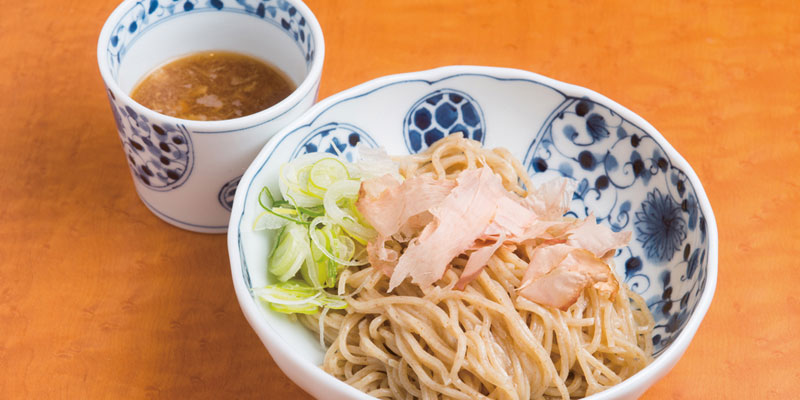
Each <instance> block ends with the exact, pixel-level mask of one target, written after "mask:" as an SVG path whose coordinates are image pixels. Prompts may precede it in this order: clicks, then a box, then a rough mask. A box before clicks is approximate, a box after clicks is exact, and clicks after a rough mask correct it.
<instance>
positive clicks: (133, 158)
mask: <svg viewBox="0 0 800 400" xmlns="http://www.w3.org/2000/svg"><path fill="white" fill-rule="evenodd" d="M110 94H111V92H110V91H109V95H110ZM109 101H110V103H111V111H112V113H113V114H114V120H115V122H116V124H117V128H118V129H117V131H118V133H119V138H120V140H121V141H122V148H123V150H124V151H125V156H126V158H127V160H128V166H129V167H130V169H131V172H132V173H133V176H134V177H135V178H136V180H138V181H139V182H140V183H141V184H142V185H145V186H146V187H148V188H150V189H153V190H157V191H167V190H171V189H174V188H177V187H179V186H181V185H183V183H184V182H186V179H187V178H188V177H189V175H190V174H191V171H192V167H193V164H194V154H193V148H192V140H191V135H190V134H189V131H188V130H187V129H186V127H184V126H183V125H180V124H178V125H174V126H173V125H170V124H161V125H158V124H152V123H150V122H149V121H148V119H147V117H145V116H144V115H140V114H138V113H136V112H135V111H134V110H133V109H132V108H130V107H120V106H118V105H117V104H116V103H115V101H114V98H113V96H112V95H110V97H109Z"/></svg>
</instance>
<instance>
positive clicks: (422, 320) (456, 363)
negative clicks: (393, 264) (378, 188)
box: [299, 135, 653, 399]
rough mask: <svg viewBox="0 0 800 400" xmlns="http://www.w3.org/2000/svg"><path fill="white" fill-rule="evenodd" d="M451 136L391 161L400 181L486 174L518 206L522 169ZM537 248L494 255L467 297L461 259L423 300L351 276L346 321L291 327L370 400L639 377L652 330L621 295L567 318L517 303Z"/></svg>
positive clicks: (603, 385)
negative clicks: (320, 347) (319, 347)
mask: <svg viewBox="0 0 800 400" xmlns="http://www.w3.org/2000/svg"><path fill="white" fill-rule="evenodd" d="M458 136H459V135H452V136H450V137H448V138H447V139H444V140H441V141H439V142H437V143H436V144H434V145H433V146H432V147H431V148H430V149H428V150H427V151H426V152H425V153H422V154H418V155H410V156H404V157H398V158H396V161H397V162H399V163H400V166H401V167H400V172H401V174H402V175H404V176H405V177H411V176H414V175H418V174H422V173H434V174H435V175H436V176H437V177H439V178H442V177H446V178H448V179H455V177H456V176H457V175H458V174H459V172H460V171H462V170H464V169H471V168H480V167H482V166H488V167H490V168H491V169H492V170H493V171H494V172H495V173H497V174H498V175H500V176H501V177H502V179H503V184H504V186H505V187H506V189H508V190H510V191H514V192H515V193H517V194H519V195H520V196H525V195H526V191H525V187H532V186H531V182H530V180H529V178H528V177H527V175H526V174H525V171H524V169H523V168H522V166H521V164H520V163H519V161H518V160H516V159H515V158H514V157H513V156H511V154H509V153H508V152H507V151H505V150H503V149H494V150H488V149H483V148H481V146H480V143H478V142H474V141H470V140H464V139H461V138H460V137H458ZM534 246H535V245H533V244H531V245H524V246H523V245H520V246H515V245H512V244H510V243H507V244H505V245H503V246H501V247H500V248H499V249H498V250H497V252H496V253H495V254H494V255H493V256H492V257H491V259H490V260H489V262H488V265H487V267H486V268H484V269H483V272H481V274H480V276H478V278H477V279H475V280H473V281H472V282H471V283H470V284H469V285H468V286H467V287H466V288H465V290H463V291H462V290H457V289H454V288H453V287H454V286H455V284H456V282H457V281H458V277H459V275H460V273H461V271H462V270H463V268H464V266H465V264H466V257H465V256H461V257H458V258H456V259H454V260H453V261H452V265H451V267H450V268H448V270H447V272H446V274H445V276H444V277H443V278H442V279H441V280H440V281H438V282H437V284H436V285H434V286H433V287H432V288H430V289H427V290H425V292H424V293H423V291H422V290H421V289H420V288H419V287H418V286H417V285H415V284H412V283H410V282H409V281H408V280H406V281H405V282H404V283H403V284H402V285H400V286H398V287H397V288H396V289H395V290H393V291H392V293H387V289H388V287H389V277H388V276H386V275H384V274H383V273H381V272H380V271H378V270H376V269H373V268H372V267H369V266H368V267H360V268H356V267H353V268H350V269H347V270H345V271H343V272H342V274H341V276H340V279H339V284H338V292H339V294H340V295H342V296H344V297H345V298H346V299H347V302H348V307H347V308H346V309H345V310H330V311H328V310H325V311H323V313H321V314H317V315H301V316H300V317H299V318H300V320H301V321H302V322H303V324H305V325H306V326H307V327H308V328H310V329H312V330H314V331H315V332H317V333H319V335H320V340H321V341H324V343H325V345H326V346H328V350H327V352H326V354H325V359H324V363H323V365H322V368H323V369H324V370H325V371H326V372H328V373H330V374H331V375H333V376H335V377H336V378H338V379H340V380H342V381H344V382H346V383H348V384H350V385H352V386H353V387H355V388H357V389H359V390H361V391H363V392H365V393H367V394H369V395H372V396H374V397H377V398H385V399H440V398H441V399H444V398H447V399H476V398H485V397H488V398H492V399H554V398H560V399H569V398H579V397H584V396H588V395H591V394H593V393H597V392H600V391H602V390H604V389H607V388H609V387H610V386H613V385H615V384H617V383H620V382H621V381H622V380H624V379H625V378H627V377H629V376H631V375H633V374H634V373H636V372H637V371H639V370H641V369H642V368H643V367H644V366H645V365H647V364H648V363H649V362H650V361H651V360H652V355H651V354H652V341H651V338H650V335H651V332H652V328H653V318H652V316H651V315H650V312H649V310H648V309H647V306H646V304H645V303H644V301H643V300H642V298H641V297H640V296H638V295H637V294H635V293H632V292H631V291H630V290H629V289H628V288H627V286H626V285H625V284H620V288H619V292H618V293H617V294H616V296H614V297H613V299H609V298H607V297H604V296H603V295H602V294H600V293H599V292H598V291H597V290H596V289H594V288H592V287H589V288H587V289H585V290H584V292H583V293H582V294H581V296H580V297H579V298H578V301H577V302H576V303H575V304H573V305H572V306H571V307H569V309H567V310H566V311H561V310H558V309H555V308H552V307H543V306H540V305H538V304H536V303H534V302H531V301H528V300H527V299H525V298H523V297H520V296H518V295H517V291H516V289H517V288H518V287H519V286H520V281H521V279H522V277H523V274H524V273H525V270H526V268H527V266H528V260H529V258H528V257H529V255H530V254H531V253H532V250H533V247H534Z"/></svg>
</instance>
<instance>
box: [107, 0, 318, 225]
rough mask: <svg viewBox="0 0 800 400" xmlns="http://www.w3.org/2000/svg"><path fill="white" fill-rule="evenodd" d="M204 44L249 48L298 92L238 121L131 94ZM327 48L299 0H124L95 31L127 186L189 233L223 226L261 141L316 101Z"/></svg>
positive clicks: (207, 47)
mask: <svg viewBox="0 0 800 400" xmlns="http://www.w3.org/2000/svg"><path fill="white" fill-rule="evenodd" d="M206 50H226V51H234V52H239V53H244V54H249V55H252V56H255V57H258V58H261V59H264V60H267V61H269V62H271V63H272V64H273V65H275V66H277V67H278V68H280V69H281V70H282V71H284V72H285V73H286V74H287V75H288V76H289V78H290V79H291V80H292V81H294V83H295V84H296V85H297V89H296V90H295V91H294V92H293V93H292V94H291V95H289V96H288V97H287V98H286V99H284V100H283V101H281V102H279V103H278V104H276V105H274V106H272V107H270V108H268V109H266V110H263V111H260V112H258V113H255V114H252V115H248V116H245V117H241V118H235V119H229V120H223V121H190V120H184V119H179V118H174V117H170V116H166V115H163V114H159V113H157V112H155V111H152V110H149V109H147V108H145V107H144V106H142V105H141V104H139V103H137V102H135V101H134V100H133V99H131V97H130V96H129V93H130V91H131V90H132V89H133V87H134V85H135V84H136V83H137V82H138V81H139V79H141V78H142V77H143V76H144V75H145V74H146V73H147V72H149V71H150V70H152V69H153V68H155V67H157V66H159V65H161V64H163V63H164V62H166V61H169V60H171V59H174V58H176V57H179V56H182V55H187V54H191V53H194V52H198V51H206ZM324 55H325V45H324V41H323V37H322V30H321V28H320V26H319V23H318V22H317V19H316V18H315V17H314V14H312V13H311V10H309V9H308V7H307V6H306V5H305V4H303V3H302V2H301V1H300V0H126V1H124V2H122V4H121V5H120V6H119V7H117V9H116V10H114V12H113V13H112V14H111V16H110V17H109V18H108V20H107V21H106V23H105V25H104V26H103V29H102V31H101V32H100V39H99V41H98V44H97V62H98V64H99V67H100V74H101V75H102V77H103V81H104V82H105V86H106V90H107V94H108V100H109V102H110V103H111V111H112V112H113V114H114V119H115V120H116V124H117V131H118V133H119V137H120V140H121V141H122V147H123V150H124V152H125V157H126V159H127V162H128V166H129V167H130V170H131V175H132V176H133V182H134V186H135V187H136V191H137V192H138V194H139V197H140V198H141V199H142V202H144V204H145V205H146V206H147V208H149V209H150V210H151V211H152V212H153V213H154V214H156V215H157V216H158V217H160V218H161V219H163V220H164V221H166V222H168V223H170V224H173V225H175V226H178V227H180V228H183V229H188V230H192V231H196V232H206V233H221V232H225V231H226V230H227V227H228V219H229V217H230V209H231V204H232V203H233V196H234V194H235V192H236V186H237V184H238V181H239V178H240V177H241V175H242V173H244V170H245V169H246V168H247V166H248V165H249V164H250V162H251V161H252V160H253V158H254V157H255V156H256V154H257V153H258V151H259V150H260V149H261V147H262V146H263V145H264V144H265V143H266V142H267V140H268V139H269V138H270V137H271V136H272V135H274V134H275V133H276V132H278V131H279V130H280V129H281V128H283V127H284V126H286V125H287V124H288V123H289V122H291V121H292V120H294V119H296V118H297V117H298V116H300V115H301V114H302V113H303V112H305V111H306V110H308V108H310V107H311V105H312V104H313V103H314V101H315V100H316V96H317V91H318V89H319V80H320V76H321V74H322V62H323V59H324Z"/></svg>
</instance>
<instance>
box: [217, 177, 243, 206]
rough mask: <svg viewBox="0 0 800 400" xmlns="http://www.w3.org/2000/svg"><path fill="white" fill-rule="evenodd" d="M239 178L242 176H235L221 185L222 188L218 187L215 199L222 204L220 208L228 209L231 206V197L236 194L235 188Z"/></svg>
mask: <svg viewBox="0 0 800 400" xmlns="http://www.w3.org/2000/svg"><path fill="white" fill-rule="evenodd" d="M241 179H242V176H241V175H239V176H237V177H236V178H233V179H231V180H230V181H228V182H226V183H225V184H224V185H222V188H220V189H219V194H218V195H217V199H218V200H219V204H220V205H221V206H222V208H224V209H226V210H228V211H230V210H231V208H233V198H234V197H235V196H236V188H237V187H238V186H239V181H240V180H241Z"/></svg>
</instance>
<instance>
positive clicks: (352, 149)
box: [292, 122, 378, 162]
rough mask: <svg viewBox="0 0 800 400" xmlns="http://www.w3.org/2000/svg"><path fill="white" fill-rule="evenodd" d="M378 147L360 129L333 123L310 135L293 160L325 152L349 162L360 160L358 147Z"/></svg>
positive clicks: (295, 150)
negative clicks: (359, 145)
mask: <svg viewBox="0 0 800 400" xmlns="http://www.w3.org/2000/svg"><path fill="white" fill-rule="evenodd" d="M359 143H363V145H366V146H369V147H378V145H377V143H376V142H375V139H373V138H372V137H371V136H370V135H369V134H367V133H366V132H364V131H363V130H362V129H360V128H359V127H357V126H355V125H352V124H345V123H338V122H331V123H328V124H325V125H323V126H320V127H319V128H317V129H315V130H313V131H312V132H311V133H309V134H308V136H306V137H305V138H304V139H303V140H302V141H301V142H300V144H299V145H298V146H297V148H295V149H294V151H293V152H292V159H294V158H297V156H299V155H301V154H306V153H316V152H319V151H324V152H327V153H330V154H334V155H341V156H342V157H344V158H345V159H346V160H347V161H350V162H354V161H356V160H357V159H358V154H357V153H356V151H357V147H356V146H357V145H358V144H359Z"/></svg>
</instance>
